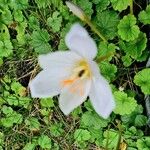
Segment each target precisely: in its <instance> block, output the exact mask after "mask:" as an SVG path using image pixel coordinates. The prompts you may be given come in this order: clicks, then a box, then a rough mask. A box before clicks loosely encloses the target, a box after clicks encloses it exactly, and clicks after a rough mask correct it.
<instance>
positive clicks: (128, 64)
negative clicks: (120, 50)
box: [121, 55, 132, 67]
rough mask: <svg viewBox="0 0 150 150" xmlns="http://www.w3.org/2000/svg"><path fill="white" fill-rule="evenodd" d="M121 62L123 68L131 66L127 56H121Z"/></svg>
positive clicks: (130, 60)
mask: <svg viewBox="0 0 150 150" xmlns="http://www.w3.org/2000/svg"><path fill="white" fill-rule="evenodd" d="M121 60H122V62H123V65H124V66H125V67H129V66H130V65H131V64H132V59H131V57H130V56H129V55H125V56H122V58H121Z"/></svg>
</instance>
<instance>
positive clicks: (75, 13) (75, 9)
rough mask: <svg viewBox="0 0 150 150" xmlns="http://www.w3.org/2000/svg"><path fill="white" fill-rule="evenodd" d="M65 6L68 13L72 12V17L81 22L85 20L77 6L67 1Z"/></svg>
mask: <svg viewBox="0 0 150 150" xmlns="http://www.w3.org/2000/svg"><path fill="white" fill-rule="evenodd" d="M66 5H67V6H68V8H69V9H70V11H72V12H73V14H74V15H76V16H77V17H79V18H80V19H81V20H83V21H84V20H85V14H84V12H83V10H82V9H81V8H79V7H78V6H77V5H75V4H73V3H72V2H69V1H67V2H66Z"/></svg>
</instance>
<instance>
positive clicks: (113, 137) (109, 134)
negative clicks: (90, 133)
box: [103, 129, 119, 149]
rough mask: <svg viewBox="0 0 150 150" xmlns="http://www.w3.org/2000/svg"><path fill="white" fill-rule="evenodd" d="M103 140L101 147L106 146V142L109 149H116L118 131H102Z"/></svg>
mask: <svg viewBox="0 0 150 150" xmlns="http://www.w3.org/2000/svg"><path fill="white" fill-rule="evenodd" d="M104 138H105V139H104V140H103V146H104V147H105V146H106V143H107V142H108V144H107V146H108V148H109V149H113V148H115V147H116V145H117V142H118V138H119V133H118V131H115V130H113V129H110V130H106V131H104Z"/></svg>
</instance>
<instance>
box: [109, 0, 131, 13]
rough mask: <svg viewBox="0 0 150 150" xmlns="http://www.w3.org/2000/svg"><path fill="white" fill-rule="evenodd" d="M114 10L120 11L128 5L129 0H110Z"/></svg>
mask: <svg viewBox="0 0 150 150" xmlns="http://www.w3.org/2000/svg"><path fill="white" fill-rule="evenodd" d="M110 1H111V3H112V6H113V8H114V10H118V11H122V10H125V9H126V8H127V7H128V6H129V5H130V0H110Z"/></svg>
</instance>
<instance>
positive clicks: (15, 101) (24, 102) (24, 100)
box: [6, 94, 31, 108]
mask: <svg viewBox="0 0 150 150" xmlns="http://www.w3.org/2000/svg"><path fill="white" fill-rule="evenodd" d="M6 101H7V102H8V104H9V105H14V106H23V107H24V108H27V107H28V106H29V104H30V101H31V99H30V98H28V97H20V96H18V97H17V96H16V95H15V94H14V95H9V96H8V97H7V99H6Z"/></svg>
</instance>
